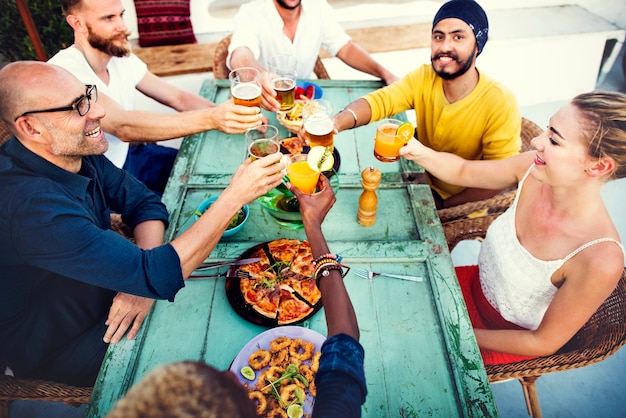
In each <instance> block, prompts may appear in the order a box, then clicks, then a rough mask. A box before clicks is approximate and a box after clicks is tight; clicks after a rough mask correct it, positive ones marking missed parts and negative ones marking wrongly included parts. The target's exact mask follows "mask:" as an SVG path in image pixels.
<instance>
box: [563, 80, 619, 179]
mask: <svg viewBox="0 0 626 418" xmlns="http://www.w3.org/2000/svg"><path fill="white" fill-rule="evenodd" d="M572 104H573V105H574V106H576V108H577V109H578V110H579V111H580V113H581V115H582V117H583V118H584V119H585V122H586V123H583V126H585V128H584V131H583V133H584V135H585V137H586V138H587V141H588V151H589V155H590V156H592V157H595V158H607V157H608V158H611V159H613V160H614V161H615V170H614V171H613V173H612V175H611V177H610V178H611V179H616V178H623V177H626V95H625V94H622V93H616V92H609V91H594V92H590V93H583V94H579V95H578V96H576V97H574V99H572Z"/></svg>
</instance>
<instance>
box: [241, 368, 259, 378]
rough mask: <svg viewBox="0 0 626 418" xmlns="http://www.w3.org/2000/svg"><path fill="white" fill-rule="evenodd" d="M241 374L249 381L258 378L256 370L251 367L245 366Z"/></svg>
mask: <svg viewBox="0 0 626 418" xmlns="http://www.w3.org/2000/svg"><path fill="white" fill-rule="evenodd" d="M239 372H240V373H241V375H242V376H243V377H245V378H246V379H248V380H254V378H255V377H256V373H254V370H252V367H250V366H243V367H242V368H241V370H240V371H239Z"/></svg>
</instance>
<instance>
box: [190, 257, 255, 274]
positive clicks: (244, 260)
mask: <svg viewBox="0 0 626 418" xmlns="http://www.w3.org/2000/svg"><path fill="white" fill-rule="evenodd" d="M260 260H261V257H253V258H242V259H241V260H233V261H219V262H215V263H202V264H200V265H199V266H198V268H197V269H196V271H200V270H208V269H212V268H216V267H223V266H243V265H245V264H252V263H256V262H257V261H260Z"/></svg>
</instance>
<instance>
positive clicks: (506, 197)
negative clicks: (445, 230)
mask: <svg viewBox="0 0 626 418" xmlns="http://www.w3.org/2000/svg"><path fill="white" fill-rule="evenodd" d="M542 132H543V129H541V128H540V127H539V125H537V124H536V123H534V122H532V121H530V120H528V119H526V118H522V130H521V138H522V152H525V151H528V150H530V149H531V146H530V141H531V140H532V139H533V138H535V137H537V136H539V135H540V134H541V133H542ZM514 198H515V189H513V190H506V191H503V192H502V193H498V194H497V195H495V196H492V197H490V198H488V199H484V200H477V201H475V202H467V203H463V204H461V205H458V206H453V207H451V208H446V209H440V210H438V211H437V214H438V215H439V219H440V220H441V223H442V224H444V226H445V224H446V223H448V222H451V221H454V220H457V219H463V218H466V217H468V216H483V215H487V214H490V213H498V212H502V211H503V209H506V208H508V207H509V206H511V203H513V199H514Z"/></svg>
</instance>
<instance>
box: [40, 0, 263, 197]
mask: <svg viewBox="0 0 626 418" xmlns="http://www.w3.org/2000/svg"><path fill="white" fill-rule="evenodd" d="M61 6H62V9H63V13H64V15H65V16H66V21H67V23H68V24H69V25H70V26H71V27H72V29H73V30H74V44H73V45H72V46H70V47H68V48H66V49H64V50H61V51H60V52H59V53H57V54H56V55H55V56H54V57H52V58H51V59H50V60H49V62H50V63H52V64H55V65H58V66H60V67H63V68H65V69H67V70H68V71H70V72H71V73H72V74H74V75H75V76H76V77H77V78H78V79H79V80H81V81H82V82H83V83H85V84H93V85H96V86H97V87H98V92H99V94H100V104H101V105H102V107H103V108H104V109H105V111H106V113H107V116H106V118H104V119H103V120H102V127H103V129H104V131H105V132H106V133H107V140H108V141H109V150H108V151H107V153H106V154H105V155H106V157H108V158H109V159H110V160H111V161H112V162H113V163H114V164H115V165H116V166H118V167H124V168H125V169H127V170H128V171H129V172H130V173H131V174H133V175H134V176H135V177H137V178H138V179H139V180H141V181H143V182H144V183H145V184H146V185H147V186H148V187H149V188H151V189H152V190H154V191H156V192H158V193H161V192H162V191H163V189H164V188H165V184H166V182H167V179H168V177H169V174H170V170H171V167H172V165H173V162H174V158H175V156H176V153H177V150H176V149H173V148H168V147H162V146H156V144H155V142H156V141H162V140H167V139H174V138H179V137H182V136H186V135H190V134H194V133H199V132H203V131H207V130H210V129H219V130H220V131H222V132H225V133H242V132H244V131H245V130H246V129H248V128H251V127H254V126H258V125H260V124H261V123H262V115H261V113H260V108H258V107H253V108H248V107H245V106H239V105H235V104H234V103H233V102H232V99H231V100H228V101H227V102H224V103H222V104H220V105H216V104H215V103H213V102H211V101H209V100H207V99H205V98H203V97H200V96H198V95H196V94H192V93H189V92H186V91H183V90H180V89H178V88H176V87H175V86H173V85H171V84H169V83H167V82H165V81H163V80H162V79H160V78H159V77H157V76H156V75H154V74H153V73H151V72H150V71H148V69H147V66H146V64H145V63H144V62H142V61H141V60H140V59H139V58H138V57H137V56H135V55H133V54H132V53H131V50H130V45H129V43H128V35H129V33H128V27H127V26H126V24H125V23H124V18H123V17H124V12H125V10H124V7H123V6H122V3H121V1H120V0H62V1H61ZM136 90H138V91H140V92H142V93H143V94H145V95H146V96H148V97H151V98H153V99H155V100H156V101H157V102H160V103H162V104H164V105H165V106H168V107H170V108H172V109H175V110H177V111H178V113H157V112H140V111H135V110H134V108H135V94H136ZM129 142H140V143H142V145H137V146H133V147H131V148H130V150H129Z"/></svg>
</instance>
